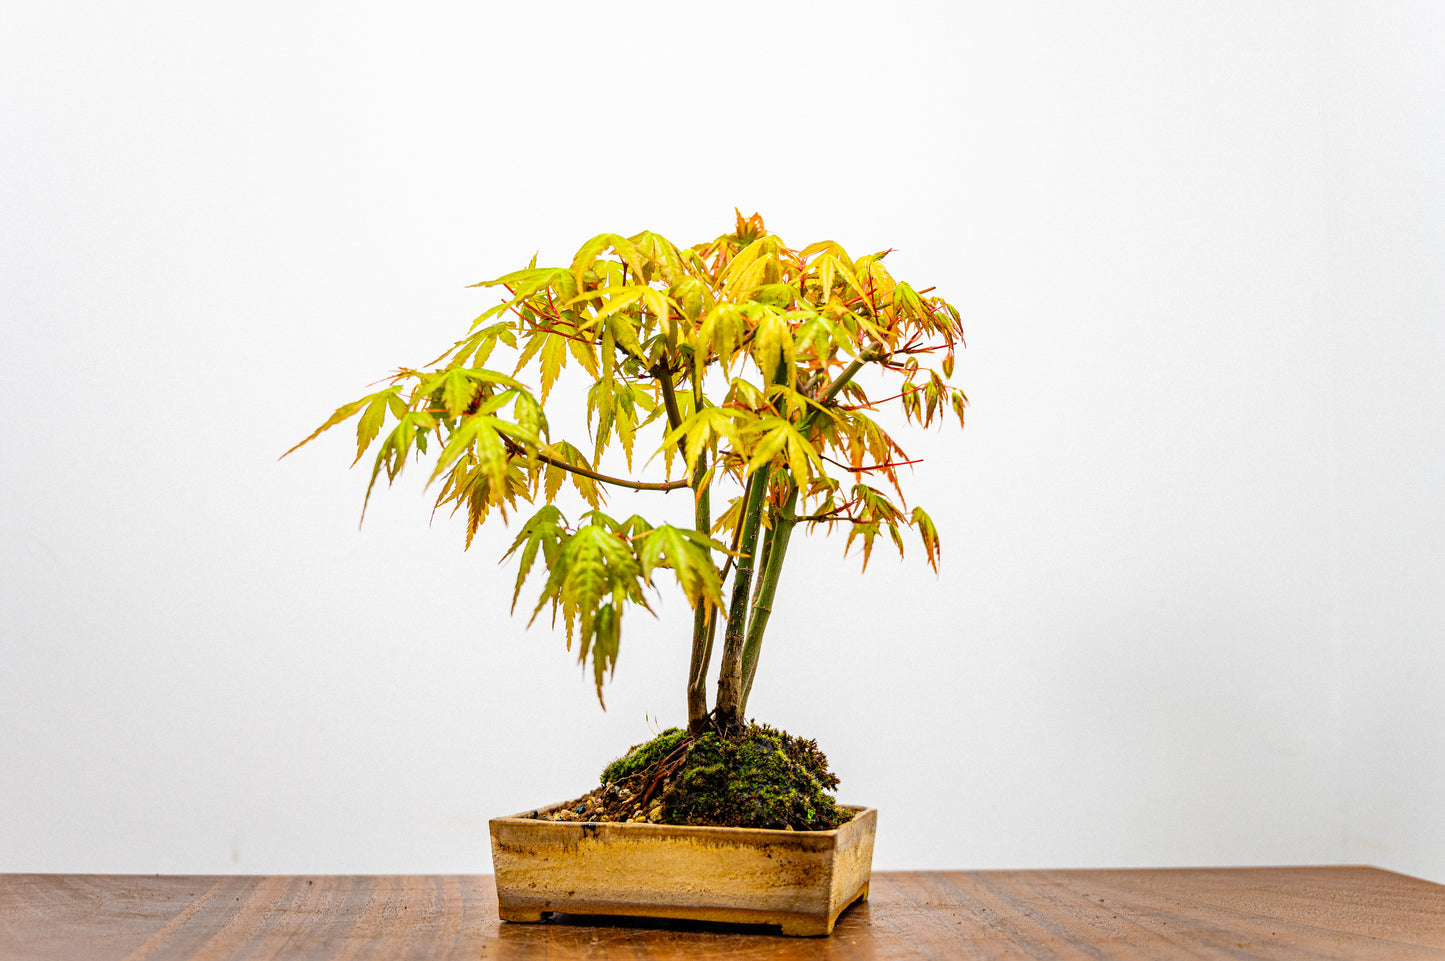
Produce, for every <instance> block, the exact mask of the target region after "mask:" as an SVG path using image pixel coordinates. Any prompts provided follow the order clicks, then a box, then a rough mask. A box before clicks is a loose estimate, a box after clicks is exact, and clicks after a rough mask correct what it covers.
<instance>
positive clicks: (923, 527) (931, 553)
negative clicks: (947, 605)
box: [909, 507, 939, 574]
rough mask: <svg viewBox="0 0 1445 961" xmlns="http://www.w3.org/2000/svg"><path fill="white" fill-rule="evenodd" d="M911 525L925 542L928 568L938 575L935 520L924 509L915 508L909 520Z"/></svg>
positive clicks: (924, 547) (924, 548)
mask: <svg viewBox="0 0 1445 961" xmlns="http://www.w3.org/2000/svg"><path fill="white" fill-rule="evenodd" d="M909 521H910V523H912V525H913V526H914V527H916V528H917V529H918V536H919V538H920V539H921V540H922V541H923V550H924V553H926V554H927V555H928V566H929V567H931V568H933V573H935V574H937V573H938V554H939V547H938V528H936V527H934V526H933V518H931V517H929V516H928V514H927V513H925V512H924V510H923V508H921V507H915V508H913V515H912V516H911V517H910V518H909Z"/></svg>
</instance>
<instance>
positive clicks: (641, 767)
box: [539, 723, 852, 831]
mask: <svg viewBox="0 0 1445 961" xmlns="http://www.w3.org/2000/svg"><path fill="white" fill-rule="evenodd" d="M601 780H602V783H601V785H600V786H598V787H597V788H594V789H593V790H591V791H589V792H587V793H586V794H584V795H582V796H581V797H578V798H574V799H573V800H571V801H568V802H567V803H566V804H565V805H562V806H561V807H559V808H557V809H555V810H553V811H549V812H547V813H545V814H542V815H540V816H539V817H540V819H541V820H545V821H593V822H597V821H630V822H646V823H652V824H694V825H707V826H711V827H749V828H776V829H783V830H790V831H828V830H832V829H833V828H836V827H838V826H839V825H840V824H843V823H844V822H846V821H848V820H849V819H851V818H852V812H850V811H848V810H846V809H844V808H841V807H839V806H838V804H837V802H836V801H834V799H833V797H832V796H831V795H830V794H828V793H827V792H829V791H831V790H833V789H834V788H836V787H837V785H838V778H837V777H836V776H835V775H833V774H832V773H831V772H830V771H829V770H828V759H827V758H826V757H825V756H824V755H823V752H822V751H820V750H818V745H817V744H816V743H815V742H813V741H808V740H804V739H803V738H799V737H793V736H792V735H789V734H788V733H787V732H785V731H778V730H774V729H773V728H770V727H768V726H766V725H763V724H756V723H754V724H749V725H748V726H747V728H745V729H744V730H743V731H742V732H741V733H740V734H738V735H736V736H734V737H724V736H723V735H721V734H718V733H716V732H712V731H708V732H705V733H703V734H700V735H698V736H695V737H693V736H689V735H688V734H687V732H685V731H682V730H680V729H678V728H672V729H670V730H668V731H664V732H663V733H662V734H660V735H658V736H657V737H656V738H653V739H652V740H651V741H647V742H645V743H643V744H638V745H635V746H634V747H633V748H632V749H631V750H629V751H628V752H627V753H626V754H624V755H623V756H622V757H621V758H618V759H617V760H616V761H614V762H613V763H611V764H609V765H608V766H607V768H606V770H604V771H603V772H602V778H601Z"/></svg>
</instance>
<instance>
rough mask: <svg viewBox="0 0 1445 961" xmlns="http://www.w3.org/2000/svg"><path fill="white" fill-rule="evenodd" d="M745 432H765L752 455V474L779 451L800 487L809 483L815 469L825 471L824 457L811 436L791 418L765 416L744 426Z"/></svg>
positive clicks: (749, 467) (749, 465)
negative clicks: (810, 438)
mask: <svg viewBox="0 0 1445 961" xmlns="http://www.w3.org/2000/svg"><path fill="white" fill-rule="evenodd" d="M743 432H744V433H753V432H759V433H761V434H762V437H761V438H759V440H758V443H757V446H756V447H754V448H753V454H752V457H751V458H749V459H748V466H747V473H748V474H752V473H753V472H754V471H756V470H758V469H759V468H761V467H765V466H767V464H768V463H769V462H770V461H772V459H773V458H774V457H778V456H779V455H781V456H782V457H783V459H784V461H785V462H786V463H787V465H788V471H789V473H791V474H792V475H793V483H795V484H797V485H798V486H799V487H805V486H807V484H808V481H809V480H810V479H811V478H812V476H813V473H812V471H813V470H817V471H818V472H820V473H821V472H822V471H823V459H822V458H821V457H819V456H818V452H817V451H816V450H814V449H813V445H812V444H810V443H808V439H807V438H806V437H804V436H803V435H802V434H801V433H800V432H799V431H798V429H797V428H796V427H794V426H793V425H792V423H791V422H789V421H786V420H784V419H783V418H781V417H762V418H760V419H759V420H758V422H757V423H755V424H750V425H748V426H747V427H745V428H743ZM810 467H811V468H812V470H810V469H809V468H810Z"/></svg>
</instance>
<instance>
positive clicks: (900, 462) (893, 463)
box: [818, 454, 923, 474]
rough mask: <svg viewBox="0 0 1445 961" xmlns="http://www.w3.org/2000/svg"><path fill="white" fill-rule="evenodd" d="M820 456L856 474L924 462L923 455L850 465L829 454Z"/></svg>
mask: <svg viewBox="0 0 1445 961" xmlns="http://www.w3.org/2000/svg"><path fill="white" fill-rule="evenodd" d="M818 456H819V457H821V458H823V460H825V461H827V462H828V463H830V464H832V465H833V466H835V467H841V468H843V469H844V470H846V471H852V472H853V473H855V474H866V473H868V472H870V471H875V470H889V469H891V468H894V467H907V466H909V465H910V464H921V463H923V458H922V457H919V458H918V459H916V460H893V461H888V462H887V463H884V464H873V465H871V466H869V467H849V466H848V465H847V464H844V463H842V462H841V461H836V460H834V459H833V458H831V457H829V456H828V455H827V454H819V455H818Z"/></svg>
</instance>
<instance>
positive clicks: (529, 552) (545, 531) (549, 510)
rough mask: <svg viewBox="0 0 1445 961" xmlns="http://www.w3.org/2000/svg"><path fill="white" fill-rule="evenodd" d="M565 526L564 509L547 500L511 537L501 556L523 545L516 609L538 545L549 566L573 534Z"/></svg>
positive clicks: (510, 554) (519, 563)
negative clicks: (547, 502)
mask: <svg viewBox="0 0 1445 961" xmlns="http://www.w3.org/2000/svg"><path fill="white" fill-rule="evenodd" d="M566 528H567V518H565V517H563V516H562V512H561V511H560V510H558V509H557V508H556V507H553V506H552V505H551V504H547V505H545V506H544V507H543V508H542V509H541V510H539V511H537V513H535V514H533V515H532V517H531V518H530V519H529V520H528V521H527V523H525V524H523V525H522V529H521V531H520V532H518V534H517V537H516V539H515V540H514V541H512V546H511V547H509V548H507V553H505V554H503V555H502V560H506V559H507V558H509V557H511V556H512V555H513V554H514V553H516V551H517V548H519V547H520V548H521V549H522V556H521V558H520V560H519V562H518V569H517V586H516V589H515V590H513V591H512V610H514V611H515V610H516V609H517V598H518V597H519V596H520V595H521V593H522V584H523V582H524V581H526V579H527V572H528V571H529V570H531V568H532V562H533V561H534V560H535V559H536V557H537V551H538V550H539V549H540V550H541V551H542V556H543V558H544V559H545V561H546V564H547V567H548V569H549V570H550V569H551V567H552V565H553V564H554V563H555V562H556V560H557V555H558V554H560V553H561V550H562V545H563V544H564V543H565V542H566V539H567V538H568V537H569V536H571V535H569V534H568V533H567V530H566Z"/></svg>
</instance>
